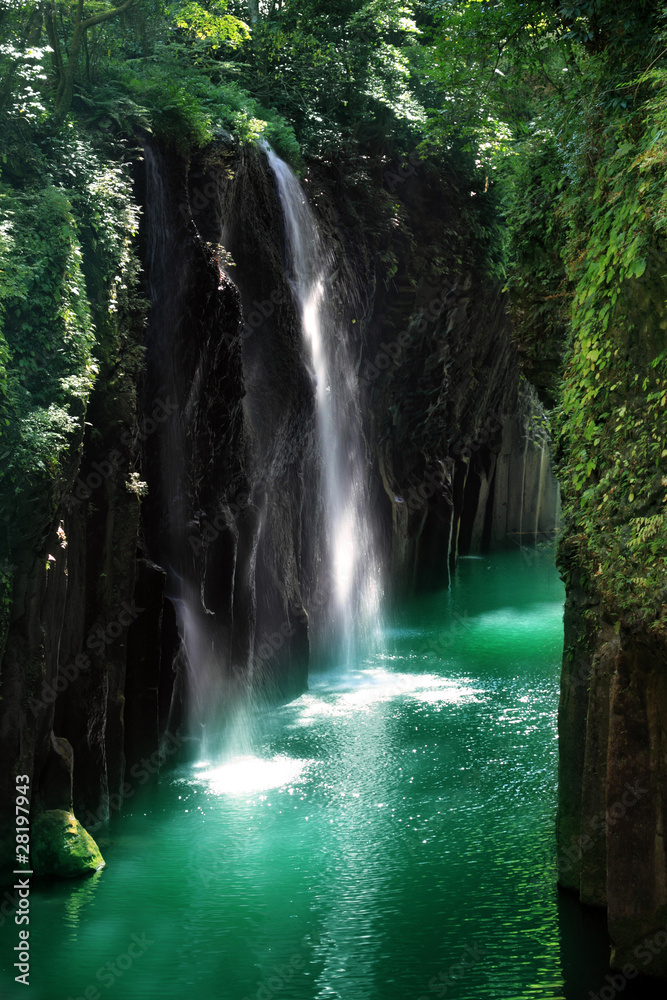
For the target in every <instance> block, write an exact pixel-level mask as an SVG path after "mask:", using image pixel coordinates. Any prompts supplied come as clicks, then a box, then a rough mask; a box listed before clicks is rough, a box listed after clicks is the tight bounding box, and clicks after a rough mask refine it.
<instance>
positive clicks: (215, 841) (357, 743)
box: [0, 552, 647, 1000]
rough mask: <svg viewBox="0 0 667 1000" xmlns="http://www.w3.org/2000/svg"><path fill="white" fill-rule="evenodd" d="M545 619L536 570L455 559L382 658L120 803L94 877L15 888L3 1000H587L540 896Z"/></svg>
mask: <svg viewBox="0 0 667 1000" xmlns="http://www.w3.org/2000/svg"><path fill="white" fill-rule="evenodd" d="M562 605H563V588H562V585H561V583H560V580H559V578H558V575H557V573H556V570H555V568H554V566H553V559H552V556H551V555H550V554H547V553H542V554H536V553H534V552H528V553H526V554H525V557H524V556H523V555H522V554H521V553H519V552H516V553H505V554H498V555H494V556H493V557H489V558H482V559H469V560H462V561H461V563H460V565H459V569H458V571H457V575H456V580H455V583H454V586H453V588H452V590H451V591H443V592H439V593H437V594H429V595H426V596H422V597H420V598H419V599H414V600H412V601H410V602H409V603H407V604H404V605H403V606H402V607H401V608H400V609H399V610H398V611H396V612H395V613H394V615H393V617H392V619H391V620H390V622H389V623H388V626H387V628H386V629H385V635H384V643H383V645H382V648H381V649H380V650H379V651H377V650H376V651H374V652H369V653H368V654H367V655H366V656H364V657H362V658H361V659H360V660H359V661H358V662H357V663H356V664H355V665H354V666H353V667H352V668H343V667H340V668H338V669H332V668H330V667H327V669H326V670H322V671H321V672H320V673H317V672H316V673H315V674H314V675H313V676H312V678H311V684H310V690H309V691H308V693H306V694H304V695H302V696H301V697H300V698H298V699H297V700H296V701H293V702H292V703H290V704H288V705H284V706H280V707H275V708H272V709H269V710H263V711H262V712H261V713H257V714H249V715H248V717H247V718H246V719H245V720H244V721H243V724H241V725H238V726H237V727H235V737H234V739H235V745H234V746H232V747H230V748H229V753H228V755H227V756H226V757H225V758H224V759H220V760H215V761H200V762H199V763H198V764H196V765H192V766H187V767H182V768H180V769H178V770H176V771H171V772H168V773H167V772H163V774H162V775H161V778H160V782H159V783H158V784H155V785H152V786H149V785H145V786H143V787H140V788H137V791H136V795H134V796H133V797H132V798H131V799H129V800H128V801H127V803H126V808H125V810H124V812H123V813H122V815H119V816H116V817H114V819H113V821H112V823H111V825H110V827H109V828H105V829H103V830H102V831H99V832H98V834H97V836H98V839H99V841H100V844H101V846H102V851H103V854H104V856H105V858H106V861H107V864H108V867H107V869H106V870H105V871H103V872H99V873H97V874H96V875H94V876H93V877H91V878H90V879H87V880H85V881H77V882H41V881H34V882H33V885H32V890H31V897H30V903H31V909H30V952H31V975H30V980H31V982H30V987H29V989H28V990H27V991H26V990H25V989H24V987H22V986H19V985H17V984H15V983H14V971H13V970H12V963H13V961H14V958H13V957H12V955H13V952H12V949H13V947H14V945H15V944H16V943H17V940H18V937H17V932H18V928H17V927H15V925H14V923H13V921H11V920H7V921H6V922H5V923H4V926H3V927H2V929H1V930H0V935H1V938H2V970H1V974H2V994H1V995H2V996H3V997H6V998H12V1000H13V998H14V997H24V996H29V997H31V998H32V1000H67V998H72V1000H75V998H80V997H85V998H86V1000H97V998H98V997H110V998H114V997H116V998H124V1000H125V998H127V1000H145V998H151V1000H153V998H155V1000H157V998H160V1000H170V998H178V1000H275V998H278V997H280V998H281V1000H423V998H429V1000H430V998H434V997H447V998H451V1000H486V998H492V997H493V998H498V1000H529V998H530V1000H532V998H552V1000H584V998H586V1000H589V991H593V993H594V994H596V993H599V991H600V990H601V989H604V988H605V986H606V985H607V983H606V981H605V974H606V971H607V970H606V958H607V947H606V940H605V936H604V933H603V931H602V930H601V928H600V923H601V921H600V919H599V918H597V919H596V918H594V917H592V916H587V915H586V913H585V912H584V911H582V910H581V909H580V908H579V907H578V905H577V904H576V903H575V902H574V901H573V900H571V899H569V898H567V897H563V896H562V895H559V893H558V892H557V890H556V887H555V879H556V870H555V847H554V814H555V806H556V764H557V739H556V709H557V702H558V677H559V663H560V656H561V649H562ZM239 734H241V735H239ZM631 986H634V984H628V989H626V990H625V991H624V993H623V996H624V997H628V996H630V995H632V996H639V995H642V996H643V995H647V994H645V993H642V994H640V993H638V992H633V993H632V994H630V987H631ZM86 990H88V992H86ZM605 995H607V994H605Z"/></svg>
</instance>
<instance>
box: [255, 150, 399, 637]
mask: <svg viewBox="0 0 667 1000" xmlns="http://www.w3.org/2000/svg"><path fill="white" fill-rule="evenodd" d="M264 148H265V151H266V155H267V157H268V160H269V165H270V167H271V169H272V171H273V174H274V176H275V178H276V183H277V187H278V194H279V196H280V202H281V205H282V209H283V214H284V220H285V240H286V251H287V272H288V278H289V281H290V285H291V288H292V292H293V295H294V298H295V301H296V304H297V308H298V310H299V316H300V320H301V326H302V332H303V337H304V341H305V343H306V346H307V349H308V352H309V356H310V362H311V365H312V374H313V377H314V380H315V395H316V421H317V434H318V439H319V447H320V457H321V465H322V486H323V496H324V502H325V508H326V529H327V535H328V540H327V541H328V553H329V568H330V577H331V589H332V594H331V597H332V601H331V609H332V613H333V622H332V625H333V630H334V640H335V639H338V640H341V641H342V642H343V644H344V648H345V649H346V650H347V654H348V656H349V654H350V651H351V648H352V642H353V640H354V639H355V638H360V637H361V636H362V635H363V633H364V632H367V631H368V630H369V628H370V627H372V626H373V625H374V624H377V616H378V610H379V602H380V596H381V586H380V572H379V567H378V563H377V560H376V558H375V554H374V546H373V542H372V533H371V530H370V525H369V520H368V497H367V490H366V470H365V462H364V452H363V436H362V432H361V416H360V412H359V402H358V386H357V377H356V372H355V369H354V366H353V364H352V361H351V358H350V353H349V350H348V345H347V342H346V337H345V331H344V330H343V328H342V326H341V324H340V323H339V322H337V318H336V316H335V311H334V308H333V305H332V301H331V282H332V277H331V272H332V266H331V257H330V254H329V253H328V252H327V250H326V247H325V245H324V242H323V240H322V237H321V235H320V233H319V231H318V228H317V224H316V221H315V218H314V215H313V212H312V210H311V208H310V205H309V204H308V201H307V199H306V196H305V194H304V192H303V190H302V188H301V185H300V184H299V181H298V179H297V177H296V176H295V175H294V173H293V172H292V171H291V170H290V168H289V167H288V165H287V164H286V163H285V162H284V161H283V160H281V159H280V157H279V156H277V155H276V153H274V151H273V150H272V149H271V148H270V147H269V146H268V145H266V146H265V147H264Z"/></svg>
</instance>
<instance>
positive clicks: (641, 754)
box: [557, 588, 667, 977]
mask: <svg viewBox="0 0 667 1000" xmlns="http://www.w3.org/2000/svg"><path fill="white" fill-rule="evenodd" d="M664 662H665V650H664V649H661V648H659V646H658V645H657V644H656V643H655V642H647V641H646V640H645V639H643V638H642V637H641V636H637V635H636V634H627V633H625V632H624V630H623V629H622V628H619V627H618V626H616V627H613V626H611V625H609V624H607V623H605V622H604V620H603V618H602V615H601V609H600V607H599V606H596V605H592V604H591V602H590V601H589V600H587V597H586V595H585V594H584V593H582V592H580V591H573V590H572V588H571V592H570V595H569V597H568V605H567V608H566V616H565V657H564V662H563V674H562V681H561V702H560V710H559V739H560V769H559V809H558V824H557V834H558V863H559V881H560V884H561V885H563V886H564V887H566V888H569V889H572V890H574V891H575V892H577V893H578V894H579V896H580V898H581V900H582V902H584V903H587V904H588V905H595V906H606V907H607V916H608V925H609V932H610V936H611V939H612V944H613V951H612V962H613V965H614V966H615V967H616V968H619V969H620V968H622V967H623V966H624V965H626V964H633V965H634V966H635V968H637V969H638V970H639V971H640V972H641V973H643V974H646V975H649V976H658V977H659V976H665V975H667V952H666V949H665V946H667V931H666V926H665V925H666V924H667V868H666V863H665V847H664V837H663V830H664V829H665V821H666V819H667V807H666V805H665V800H664V779H663V776H664V774H665V769H666V768H667V735H666V733H665V726H664V719H665V718H666V717H667V715H666V713H667V683H666V681H665V674H664ZM663 935H664V944H663V946H661V941H662V936H663Z"/></svg>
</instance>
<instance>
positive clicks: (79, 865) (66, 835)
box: [30, 809, 105, 878]
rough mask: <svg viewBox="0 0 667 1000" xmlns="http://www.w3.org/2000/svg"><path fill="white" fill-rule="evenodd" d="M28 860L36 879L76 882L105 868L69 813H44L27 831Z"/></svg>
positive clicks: (85, 834) (97, 852) (94, 847)
mask: <svg viewBox="0 0 667 1000" xmlns="http://www.w3.org/2000/svg"><path fill="white" fill-rule="evenodd" d="M30 842H31V844H30V857H31V861H32V868H33V871H34V872H35V874H36V875H56V876H58V877H60V878H75V877H76V876H77V875H90V874H92V872H96V871H98V870H99V869H100V868H104V867H105V861H104V858H103V857H102V855H101V854H100V850H99V848H98V846H97V844H96V843H95V841H94V840H93V838H92V837H91V836H90V834H89V833H88V832H87V831H86V830H84V828H83V827H82V826H81V824H80V823H79V821H78V819H77V818H76V816H75V815H74V813H71V812H65V811H64V810H62V809H47V810H46V811H45V812H42V813H40V814H39V816H38V817H37V819H36V820H35V822H34V824H33V826H32V829H31V831H30Z"/></svg>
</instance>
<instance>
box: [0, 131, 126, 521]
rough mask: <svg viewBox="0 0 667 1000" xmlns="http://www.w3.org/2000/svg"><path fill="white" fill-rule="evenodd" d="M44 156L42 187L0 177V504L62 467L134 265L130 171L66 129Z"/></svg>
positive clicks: (42, 483) (36, 487)
mask: <svg viewBox="0 0 667 1000" xmlns="http://www.w3.org/2000/svg"><path fill="white" fill-rule="evenodd" d="M69 131H70V132H73V130H69ZM47 158H48V163H49V166H50V171H49V173H50V176H49V177H47V179H46V183H45V184H44V186H40V185H38V184H32V185H30V186H28V187H27V188H26V189H24V190H17V189H16V188H15V187H13V186H11V185H9V184H7V183H6V182H5V183H2V184H0V215H1V217H2V221H1V222H0V321H1V322H0V327H1V332H0V379H1V381H0V389H1V391H2V396H1V400H0V431H2V439H1V440H2V443H1V444H0V449H1V453H0V458H1V460H2V480H3V482H2V489H3V509H5V511H6V509H7V506H8V505H10V506H11V505H12V503H13V502H15V500H16V497H17V496H18V495H23V496H28V495H30V494H31V493H35V492H40V491H42V490H43V489H44V488H45V487H46V488H50V487H49V484H50V483H52V482H53V481H58V479H59V478H60V477H62V476H64V475H67V473H68V468H69V463H70V461H71V456H72V449H73V448H77V447H78V445H79V443H80V441H81V439H82V434H83V422H84V418H85V412H86V406H87V403H88V399H89V397H90V393H91V390H92V387H93V385H94V382H95V378H96V376H97V373H98V370H99V366H100V364H101V363H104V362H108V360H109V358H110V357H112V356H114V355H115V353H116V352H117V350H118V341H117V338H118V328H117V324H116V323H115V321H114V320H113V316H114V314H115V312H116V311H117V309H118V305H119V300H120V299H122V298H123V297H126V296H127V294H128V278H129V276H130V275H132V274H133V272H134V270H135V269H136V268H135V264H134V256H133V248H132V242H133V238H134V236H135V234H136V230H137V221H138V212H137V209H136V207H134V206H133V205H132V202H131V198H130V184H129V179H128V177H127V173H126V170H125V169H124V168H122V167H121V166H120V165H118V164H114V163H112V162H110V161H109V160H108V159H107V158H105V157H104V156H103V155H100V154H99V153H97V152H95V151H94V150H93V148H92V147H91V146H90V144H89V143H86V142H85V141H84V140H83V139H82V138H81V137H75V136H74V134H67V133H66V134H65V135H64V136H63V137H60V138H55V139H53V140H52V141H51V143H50V146H49V148H48V152H47ZM94 320H95V322H94Z"/></svg>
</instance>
